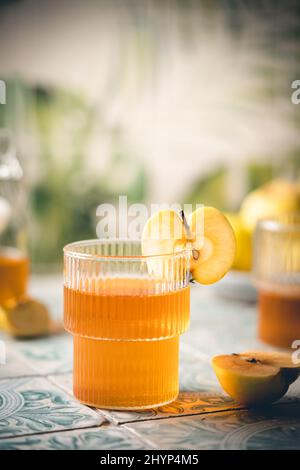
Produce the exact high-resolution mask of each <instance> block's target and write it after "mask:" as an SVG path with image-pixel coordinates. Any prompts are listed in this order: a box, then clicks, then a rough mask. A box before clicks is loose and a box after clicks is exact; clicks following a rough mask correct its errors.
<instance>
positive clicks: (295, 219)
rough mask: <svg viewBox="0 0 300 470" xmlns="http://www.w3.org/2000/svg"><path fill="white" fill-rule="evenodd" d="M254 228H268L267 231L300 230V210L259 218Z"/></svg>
mask: <svg viewBox="0 0 300 470" xmlns="http://www.w3.org/2000/svg"><path fill="white" fill-rule="evenodd" d="M256 229H262V230H268V231H269V232H288V231H291V232H300V212H291V213H287V214H283V215H279V216H274V217H267V218H264V219H260V220H259V221H258V222H257V227H256Z"/></svg>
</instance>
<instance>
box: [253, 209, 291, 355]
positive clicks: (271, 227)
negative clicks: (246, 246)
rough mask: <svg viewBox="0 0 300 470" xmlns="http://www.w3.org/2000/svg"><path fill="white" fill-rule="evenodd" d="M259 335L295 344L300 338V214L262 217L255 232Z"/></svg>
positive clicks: (279, 343)
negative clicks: (263, 218)
mask: <svg viewBox="0 0 300 470" xmlns="http://www.w3.org/2000/svg"><path fill="white" fill-rule="evenodd" d="M254 275H255V280H256V285H257V287H258V301H259V317H258V318H259V323H258V332H259V337H260V339H262V340H263V341H264V342H266V343H269V344H271V345H273V346H279V347H283V348H293V343H294V341H296V340H300V214H297V213H295V214H286V215H283V216H280V217H277V218H270V219H266V220H261V221H260V222H259V223H258V225H257V229H256V232H255V243H254Z"/></svg>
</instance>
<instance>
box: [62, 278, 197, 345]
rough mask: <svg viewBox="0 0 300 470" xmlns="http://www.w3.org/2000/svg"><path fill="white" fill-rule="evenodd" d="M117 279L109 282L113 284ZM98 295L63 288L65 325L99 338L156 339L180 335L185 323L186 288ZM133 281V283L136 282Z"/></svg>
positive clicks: (187, 296)
mask: <svg viewBox="0 0 300 470" xmlns="http://www.w3.org/2000/svg"><path fill="white" fill-rule="evenodd" d="M117 281H118V280H115V281H113V284H117ZM127 282H128V290H129V292H128V295H119V294H118V293H117V292H116V294H115V295H113V294H111V293H110V294H107V295H105V293H104V292H103V293H101V294H100V295H97V294H92V293H86V292H80V291H75V290H72V289H69V288H67V287H65V288H64V312H65V314H64V315H65V328H66V329H67V330H68V331H69V332H71V333H73V334H80V335H81V336H88V337H90V338H99V339H126V340H128V339H132V340H138V339H158V338H168V337H171V336H176V335H180V334H182V333H183V332H184V331H186V330H187V328H188V325H189V312H190V292H189V287H186V288H184V289H180V290H177V291H174V292H168V293H166V294H157V295H155V294H154V295H153V294H147V291H146V292H145V293H144V294H143V293H140V294H137V295H134V294H132V293H131V292H130V287H132V286H133V285H134V284H135V282H133V280H132V279H129V280H128V281H127ZM139 283H140V281H139V280H136V284H137V286H139V285H140V284H139Z"/></svg>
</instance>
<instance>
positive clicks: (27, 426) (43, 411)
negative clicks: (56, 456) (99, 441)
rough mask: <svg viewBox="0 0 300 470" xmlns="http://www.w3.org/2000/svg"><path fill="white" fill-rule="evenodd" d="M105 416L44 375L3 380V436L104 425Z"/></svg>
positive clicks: (0, 420) (0, 400) (0, 389)
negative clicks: (69, 394)
mask: <svg viewBox="0 0 300 470" xmlns="http://www.w3.org/2000/svg"><path fill="white" fill-rule="evenodd" d="M103 422H104V419H103V417H101V416H100V415H99V414H98V413H96V412H95V411H93V410H91V409H90V408H88V407H86V406H82V405H81V404H80V403H78V402H76V401H75V400H72V399H71V398H70V397H69V396H67V395H66V394H65V393H64V392H63V391H62V390H61V389H59V388H58V387H55V386H54V385H53V384H52V383H51V382H49V381H48V380H47V379H46V378H44V377H34V378H28V377H26V378H25V377H24V378H18V379H7V380H5V379H4V380H0V437H1V438H3V437H10V436H18V435H22V434H35V433H44V432H49V431H57V430H60V429H64V430H65V429H75V428H82V427H88V426H96V425H100V424H102V423H103Z"/></svg>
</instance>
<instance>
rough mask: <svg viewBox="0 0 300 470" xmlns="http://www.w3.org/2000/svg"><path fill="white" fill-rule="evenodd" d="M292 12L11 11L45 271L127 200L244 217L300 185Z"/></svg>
mask: <svg viewBox="0 0 300 470" xmlns="http://www.w3.org/2000/svg"><path fill="white" fill-rule="evenodd" d="M283 3H284V2H279V1H274V0H272V1H264V2H251V1H245V0H243V1H238V0H237V1H230V0H227V1H225V0H224V1H221V2H220V1H216V0H215V1H214V0H210V1H204V0H203V1H179V0H178V1H154V0H152V1H146V0H145V1H114V2H109V1H104V0H98V1H96V0H86V1H85V2H82V1H78V0H72V1H71V0H61V1H57V0H43V1H39V0H15V1H5V2H3V1H2V2H1V3H0V79H2V80H5V83H6V87H7V97H6V105H0V127H4V128H8V129H10V131H11V133H12V135H13V138H14V142H15V144H16V146H17V149H18V155H20V158H21V164H22V167H23V168H24V172H25V178H26V182H27V185H28V189H29V207H28V214H29V219H30V226H29V234H30V250H31V259H32V263H33V267H34V269H38V268H40V267H44V266H45V265H46V266H47V269H50V265H53V267H54V268H55V266H56V264H57V263H59V262H60V260H61V248H62V246H63V245H65V244H67V243H68V242H70V241H73V240H74V239H76V240H79V239H85V238H93V237H95V228H96V207H97V206H98V205H99V204H101V203H102V202H105V201H108V202H116V201H117V199H118V196H119V194H127V196H128V199H129V202H135V201H139V202H143V201H145V202H157V203H159V202H166V203H172V202H181V203H187V202H193V203H197V202H198V203H199V202H201V203H204V204H211V205H214V206H216V207H218V208H220V209H223V210H226V211H236V210H238V209H239V207H240V205H241V203H242V201H243V198H244V196H245V195H246V194H247V193H248V192H249V191H251V190H253V189H255V188H257V187H258V186H260V185H262V184H263V183H265V182H267V181H269V180H271V179H274V178H278V177H281V178H287V179H293V180H298V179H299V170H300V133H299V121H300V113H299V109H300V107H297V105H294V104H292V102H291V94H292V89H291V84H292V82H293V80H295V79H297V78H298V79H299V78H300V77H299V59H300V22H299V17H300V12H299V6H298V2H296V1H295V2H288V8H287V7H286V8H284V6H283ZM297 74H298V75H297ZM243 263H244V264H245V260H243ZM246 264H247V266H248V265H249V262H248V261H247V263H246Z"/></svg>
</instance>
